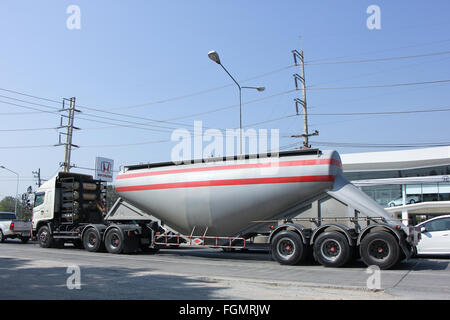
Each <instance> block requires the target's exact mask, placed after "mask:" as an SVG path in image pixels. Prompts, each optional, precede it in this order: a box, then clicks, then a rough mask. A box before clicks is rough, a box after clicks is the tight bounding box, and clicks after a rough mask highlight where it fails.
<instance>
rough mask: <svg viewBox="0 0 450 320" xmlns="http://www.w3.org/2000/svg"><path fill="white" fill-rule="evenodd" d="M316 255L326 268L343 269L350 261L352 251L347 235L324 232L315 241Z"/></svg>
mask: <svg viewBox="0 0 450 320" xmlns="http://www.w3.org/2000/svg"><path fill="white" fill-rule="evenodd" d="M314 255H315V257H316V260H317V262H319V263H320V264H321V265H323V266H325V267H334V268H338V267H342V266H344V265H345V264H347V263H348V262H349V261H350V258H351V257H352V250H351V248H350V244H349V243H348V241H347V238H346V237H345V235H343V234H342V233H340V232H337V231H330V232H324V233H322V234H320V235H319V236H318V237H317V239H316V241H314Z"/></svg>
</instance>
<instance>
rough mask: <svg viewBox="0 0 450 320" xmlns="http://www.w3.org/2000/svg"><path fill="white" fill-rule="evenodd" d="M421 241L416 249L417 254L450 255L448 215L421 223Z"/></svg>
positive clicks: (419, 225)
mask: <svg viewBox="0 0 450 320" xmlns="http://www.w3.org/2000/svg"><path fill="white" fill-rule="evenodd" d="M417 227H420V228H421V232H422V239H421V240H420V241H419V244H418V245H417V247H416V250H417V254H432V255H435V254H436V255H439V254H445V255H450V215H446V216H439V217H436V218H433V219H430V220H427V221H424V222H422V223H419V224H418V225H417Z"/></svg>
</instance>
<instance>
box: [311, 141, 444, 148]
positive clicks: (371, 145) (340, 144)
mask: <svg viewBox="0 0 450 320" xmlns="http://www.w3.org/2000/svg"><path fill="white" fill-rule="evenodd" d="M313 143H314V144H315V145H321V146H333V147H348V148H426V147H446V146H450V142H424V143H414V144H411V143H396V144H389V143H388V144H382V143H359V142H327V141H314V142H313Z"/></svg>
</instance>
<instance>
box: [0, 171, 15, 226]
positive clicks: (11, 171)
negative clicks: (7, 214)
mask: <svg viewBox="0 0 450 320" xmlns="http://www.w3.org/2000/svg"><path fill="white" fill-rule="evenodd" d="M0 168H2V169H5V170H8V171H9V172H12V173H14V174H15V175H16V176H17V184H16V203H15V206H14V214H15V215H16V217H17V196H18V194H19V174H18V173H17V172H15V171H12V170H11V169H8V168H6V167H5V166H0Z"/></svg>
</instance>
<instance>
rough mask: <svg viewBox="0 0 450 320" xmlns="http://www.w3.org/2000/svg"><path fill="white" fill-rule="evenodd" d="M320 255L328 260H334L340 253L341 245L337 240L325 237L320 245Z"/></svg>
mask: <svg viewBox="0 0 450 320" xmlns="http://www.w3.org/2000/svg"><path fill="white" fill-rule="evenodd" d="M320 253H321V254H322V257H323V258H324V259H325V260H327V261H329V262H334V261H336V260H337V259H338V258H339V257H340V256H341V254H342V247H341V245H340V243H339V242H337V241H336V240H333V239H327V240H325V241H324V242H322V244H321V246H320Z"/></svg>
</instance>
